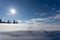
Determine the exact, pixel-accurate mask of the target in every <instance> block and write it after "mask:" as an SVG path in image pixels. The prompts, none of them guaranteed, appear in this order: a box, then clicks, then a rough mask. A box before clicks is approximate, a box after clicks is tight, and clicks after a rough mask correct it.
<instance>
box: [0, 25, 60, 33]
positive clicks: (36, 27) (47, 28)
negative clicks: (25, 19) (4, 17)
mask: <svg viewBox="0 0 60 40" xmlns="http://www.w3.org/2000/svg"><path fill="white" fill-rule="evenodd" d="M30 30H31V31H41V30H45V31H56V30H60V25H37V24H31V25H30V24H0V32H10V31H30Z"/></svg>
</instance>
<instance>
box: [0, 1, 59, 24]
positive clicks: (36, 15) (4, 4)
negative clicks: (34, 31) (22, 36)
mask: <svg viewBox="0 0 60 40" xmlns="http://www.w3.org/2000/svg"><path fill="white" fill-rule="evenodd" d="M11 8H14V9H15V10H16V14H15V15H7V14H8V13H9V9H11ZM0 19H3V20H20V21H22V20H23V21H22V22H23V23H25V22H26V23H38V24H39V23H42V24H60V0H0Z"/></svg>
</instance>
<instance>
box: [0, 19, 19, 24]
mask: <svg viewBox="0 0 60 40" xmlns="http://www.w3.org/2000/svg"><path fill="white" fill-rule="evenodd" d="M0 23H13V24H18V22H17V21H15V20H13V22H11V21H9V20H7V22H6V21H2V20H1V19H0Z"/></svg>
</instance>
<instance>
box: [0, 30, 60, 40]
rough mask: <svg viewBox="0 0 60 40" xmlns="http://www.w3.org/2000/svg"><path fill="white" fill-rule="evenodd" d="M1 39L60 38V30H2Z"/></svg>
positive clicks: (33, 39)
mask: <svg viewBox="0 0 60 40" xmlns="http://www.w3.org/2000/svg"><path fill="white" fill-rule="evenodd" d="M0 40H60V31H49V32H47V31H16V32H0Z"/></svg>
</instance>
